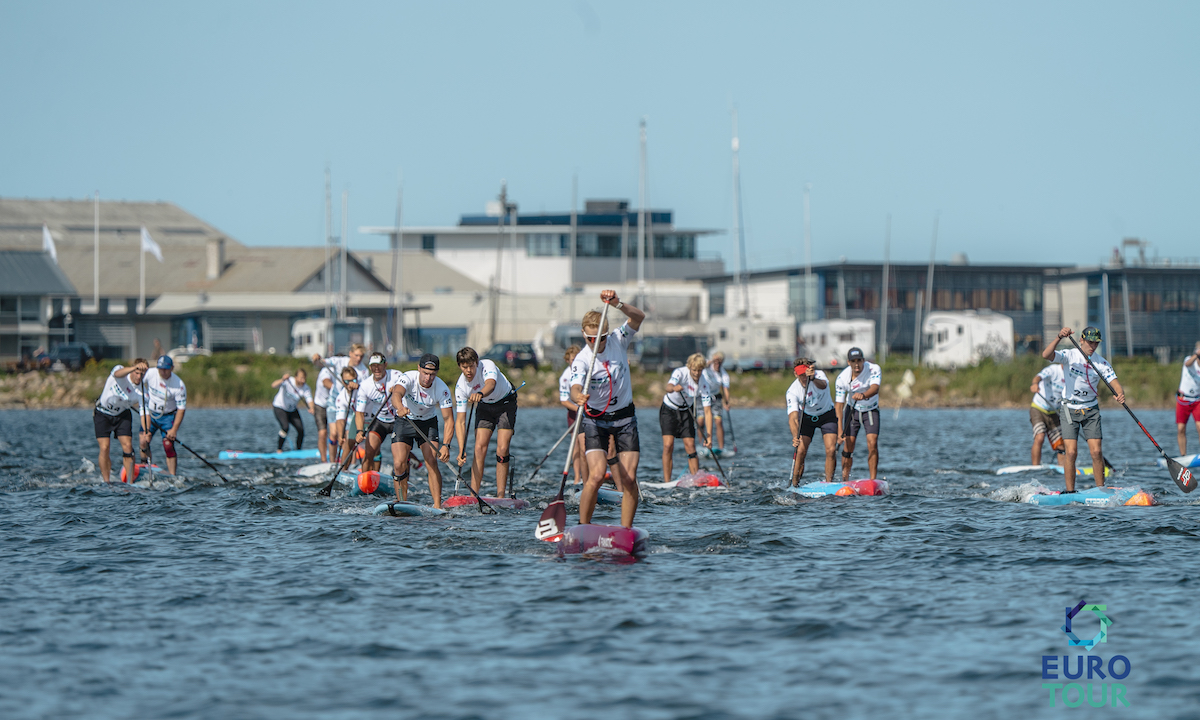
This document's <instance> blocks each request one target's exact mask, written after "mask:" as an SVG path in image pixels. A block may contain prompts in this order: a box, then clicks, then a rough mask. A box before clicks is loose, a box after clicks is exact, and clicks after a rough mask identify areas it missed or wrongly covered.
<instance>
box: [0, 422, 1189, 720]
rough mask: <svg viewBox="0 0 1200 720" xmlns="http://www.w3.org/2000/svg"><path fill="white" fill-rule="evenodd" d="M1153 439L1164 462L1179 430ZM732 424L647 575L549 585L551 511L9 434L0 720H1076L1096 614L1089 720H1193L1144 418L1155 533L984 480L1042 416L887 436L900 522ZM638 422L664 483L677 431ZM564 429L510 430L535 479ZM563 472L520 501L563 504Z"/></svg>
mask: <svg viewBox="0 0 1200 720" xmlns="http://www.w3.org/2000/svg"><path fill="white" fill-rule="evenodd" d="M1143 415H1144V417H1143V420H1145V421H1147V422H1148V425H1149V427H1150V429H1151V431H1152V432H1155V433H1156V436H1157V437H1158V438H1159V439H1160V441H1169V442H1170V443H1171V445H1170V446H1168V447H1171V446H1173V445H1174V440H1173V436H1174V426H1173V419H1172V417H1171V416H1170V415H1169V414H1168V413H1167V412H1145V413H1143ZM306 420H307V421H308V422H310V423H311V418H306ZM734 420H735V423H736V425H735V430H737V436H736V440H737V444H738V446H739V449H740V451H741V452H740V454H739V455H738V456H737V457H736V458H730V459H729V460H728V461H726V463H725V464H726V470H731V469H732V471H733V489H731V490H729V491H703V490H698V491H653V494H650V493H647V494H646V497H645V499H644V501H643V504H642V508H641V510H640V511H639V514H638V525H640V526H642V527H645V528H646V529H648V530H649V531H650V533H651V548H652V553H651V554H650V555H649V556H648V557H647V558H646V559H644V560H643V561H641V562H637V563H634V564H616V563H611V562H602V561H597V560H587V559H578V558H574V559H569V560H560V559H556V556H555V555H554V553H553V549H552V547H550V546H548V545H546V544H544V543H541V542H539V541H537V540H535V539H533V534H532V533H533V527H534V524H535V523H536V520H537V517H538V515H539V514H540V509H538V508H537V507H536V505H535V508H534V509H531V510H527V511H525V512H522V513H512V512H509V513H505V514H501V515H500V516H498V517H482V516H479V515H478V514H476V513H475V512H473V511H470V512H464V513H462V514H458V515H455V516H453V517H449V518H429V519H424V518H416V519H413V518H405V519H395V518H378V517H374V516H372V515H371V514H370V508H371V507H372V506H373V504H374V502H375V501H373V500H370V499H363V498H359V499H353V498H347V497H343V496H341V495H340V494H339V495H335V497H334V498H333V499H326V498H321V497H317V496H316V494H315V491H316V488H313V487H307V486H303V485H300V484H298V483H297V482H295V481H294V478H293V476H292V473H293V472H294V470H295V468H296V467H297V465H296V464H291V465H283V464H273V463H267V462H243V463H236V464H225V465H223V466H222V467H223V472H224V473H225V474H226V475H227V476H228V477H229V478H230V479H231V480H232V482H231V483H230V484H228V485H223V484H220V483H219V481H218V482H216V483H213V482H210V481H213V480H215V477H214V476H213V475H212V473H211V472H210V471H208V470H207V469H205V468H204V467H203V466H201V465H200V463H199V462H198V461H196V460H194V459H191V458H190V456H188V457H181V472H182V473H184V474H186V476H187V477H188V480H187V481H185V482H181V483H179V485H180V486H179V487H173V486H163V487H159V488H155V489H132V490H130V489H128V488H126V487H111V486H110V487H103V486H99V485H97V484H96V478H97V476H96V474H95V472H94V471H93V472H87V466H86V464H85V463H83V459H86V460H87V461H90V462H94V461H95V444H94V440H92V437H91V436H92V432H91V418H90V413H89V412H85V411H45V412H0V428H3V432H2V433H0V493H2V502H0V527H2V528H3V532H2V533H0V541H2V543H3V545H2V546H0V577H2V578H3V584H2V586H0V717H4V718H66V717H87V718H159V717H164V718H166V717H170V718H220V719H221V720H234V719H237V718H376V717H378V718H396V717H404V718H410V717H412V718H525V717H543V718H550V717H563V718H793V717H817V718H843V717H872V718H879V717H950V718H957V717H964V716H968V715H970V716H972V717H986V718H991V717H996V718H1010V717H1014V716H1017V715H1018V714H1019V715H1021V716H1032V717H1058V716H1060V715H1062V714H1063V713H1069V712H1071V711H1070V710H1069V709H1065V708H1063V707H1062V705H1061V700H1059V701H1058V702H1057V703H1056V707H1054V708H1050V707H1049V694H1048V691H1046V690H1043V689H1042V687H1041V684H1042V682H1043V680H1042V679H1041V656H1042V655H1044V654H1055V655H1060V656H1061V655H1063V654H1070V655H1077V654H1079V651H1078V650H1073V649H1070V648H1068V647H1067V642H1066V637H1065V635H1064V634H1063V633H1062V632H1061V631H1060V630H1059V626H1060V625H1062V622H1063V608H1064V607H1065V606H1073V605H1074V604H1075V603H1077V602H1079V601H1080V600H1086V601H1088V602H1090V603H1100V604H1107V606H1108V612H1107V614H1108V616H1109V617H1110V618H1112V619H1113V620H1114V624H1113V626H1112V628H1111V629H1110V634H1109V642H1108V643H1107V645H1102V646H1100V648H1099V650H1098V651H1096V652H1094V653H1093V654H1099V655H1100V656H1102V657H1104V658H1106V661H1107V658H1109V657H1111V656H1113V655H1115V654H1121V655H1124V656H1126V657H1127V658H1128V659H1129V660H1130V662H1131V664H1132V670H1131V672H1130V674H1129V676H1128V677H1127V678H1125V679H1124V681H1122V682H1123V684H1124V685H1126V687H1127V688H1128V690H1127V695H1126V697H1127V699H1128V700H1129V702H1130V707H1127V708H1120V709H1114V708H1108V709H1104V710H1099V709H1094V710H1088V709H1084V710H1077V711H1076V712H1090V713H1092V714H1104V713H1112V714H1113V715H1114V716H1117V715H1119V716H1121V717H1147V718H1172V717H1180V718H1182V717H1200V686H1198V684H1197V679H1198V678H1197V675H1198V674H1200V671H1198V670H1197V669H1196V659H1197V649H1196V642H1197V639H1198V638H1200V620H1197V619H1194V618H1193V615H1195V614H1196V612H1195V607H1196V594H1197V591H1198V590H1200V559H1198V558H1200V554H1198V553H1200V543H1198V542H1197V536H1198V535H1200V524H1198V523H1197V517H1198V516H1200V510H1198V509H1197V508H1196V507H1194V506H1193V501H1192V499H1191V498H1187V499H1185V498H1184V497H1183V496H1181V495H1180V494H1179V493H1178V492H1177V491H1175V490H1173V489H1172V488H1168V484H1170V479H1169V478H1168V476H1167V475H1166V472H1165V471H1161V470H1158V469H1157V468H1155V467H1154V466H1153V465H1152V460H1153V455H1152V448H1151V447H1150V445H1149V443H1148V442H1146V440H1145V438H1144V436H1142V435H1141V433H1140V431H1138V430H1137V428H1136V426H1134V425H1133V423H1132V422H1131V421H1130V420H1129V419H1128V417H1127V416H1125V415H1124V413H1123V412H1120V411H1118V412H1115V413H1106V414H1105V417H1104V423H1105V431H1106V433H1107V435H1108V437H1107V438H1106V444H1105V447H1106V455H1108V457H1109V458H1110V459H1111V460H1112V461H1113V462H1114V463H1115V464H1116V465H1117V466H1118V467H1119V468H1120V471H1121V474H1122V477H1119V478H1117V479H1116V480H1114V481H1112V482H1111V484H1114V485H1129V484H1140V485H1142V486H1143V487H1145V488H1147V489H1152V490H1153V491H1154V492H1155V493H1156V494H1158V495H1159V496H1160V498H1162V499H1163V500H1164V501H1165V504H1164V505H1163V506H1160V507H1152V508H1124V507H1121V508H1087V507H1078V506H1077V507H1068V508H1058V509H1055V508H1039V507H1035V506H1031V505H1026V504H1021V503H1016V502H1011V501H1005V500H1006V499H1010V498H1013V497H1015V496H1018V495H1019V494H1020V493H1019V492H1018V491H1015V490H1013V488H1016V487H1017V486H1021V485H1022V484H1024V483H1030V482H1033V481H1041V482H1043V483H1045V484H1046V485H1048V486H1060V487H1061V480H1060V479H1057V478H1055V477H1054V476H1050V475H1045V476H1040V477H1036V478H1035V477H1028V476H1027V477H1020V476H1005V477H997V476H996V475H994V474H992V473H993V471H994V470H995V468H997V467H999V466H1002V465H1014V464H1026V463H1028V462H1029V453H1028V442H1029V440H1028V438H1029V423H1028V416H1027V414H1026V413H1025V411H1020V410H1017V411H974V410H967V411H949V410H943V411H918V410H905V411H903V412H902V413H901V415H900V417H899V419H898V420H893V419H892V413H891V411H887V412H886V414H885V416H884V426H883V434H882V437H881V443H880V444H881V455H882V458H883V460H882V464H881V475H883V476H885V477H887V479H888V480H889V481H890V483H891V485H892V489H893V494H892V495H891V496H889V497H883V498H848V499H842V498H831V499H826V500H821V501H808V500H799V499H796V498H794V497H784V496H783V494H782V493H781V491H780V489H779V488H780V487H781V485H782V483H783V482H784V479H785V477H786V475H787V473H788V469H789V462H790V461H789V453H790V449H789V447H788V443H787V441H788V436H787V426H786V421H785V416H784V414H783V412H782V411H736V412H735V415H734ZM639 421H640V426H641V429H642V442H643V450H644V452H643V461H642V465H641V468H642V478H643V479H645V480H654V481H657V480H660V479H661V478H660V477H659V472H660V468H659V458H658V455H659V448H660V446H659V442H658V424H657V414H656V409H647V410H643V411H642V412H640V413H639ZM562 427H563V418H562V413H560V412H557V411H549V410H522V411H521V415H520V422H519V426H518V435H517V439H516V442H515V443H514V451H515V452H514V454H515V455H516V457H517V460H518V462H519V463H520V465H519V466H518V477H520V478H524V477H525V476H527V475H528V472H529V469H530V468H531V466H532V463H533V462H535V461H536V460H537V459H538V458H540V457H541V455H542V453H544V452H545V450H546V449H547V448H548V447H549V444H550V443H551V442H552V441H553V439H554V438H555V437H557V435H558V433H559V432H560V431H561V428H562ZM310 430H311V427H310ZM274 434H275V425H274V420H273V418H272V416H271V414H270V411H269V410H268V409H264V410H199V409H197V410H192V411H189V413H188V417H187V421H186V423H185V425H184V433H183V434H182V437H183V439H184V440H185V441H187V442H188V443H189V445H191V446H192V447H193V448H194V449H196V450H197V451H200V452H202V453H205V454H208V455H210V456H212V457H215V455H216V452H217V451H218V450H220V449H223V448H242V449H251V450H267V449H270V448H272V447H273V443H274V440H273V438H274ZM312 436H313V437H315V432H313V433H312ZM1192 439H1193V441H1194V439H1195V437H1194V435H1193V437H1192ZM864 445H865V444H864ZM818 447H819V443H818V444H816V445H814V453H813V454H812V455H810V458H809V462H810V467H809V479H817V477H816V475H817V474H819V472H820V471H819V463H820V461H821V457H822V455H821V451H820V450H819V449H817V448H818ZM160 450H161V449H160ZM562 453H563V451H562V450H561V449H560V450H559V451H558V454H557V455H556V458H561V457H562ZM116 454H119V453H115V454H114V455H116ZM859 454H863V453H862V452H861V451H860V453H859ZM184 455H186V453H184ZM682 461H683V454H682V452H681V451H679V452H678V454H677V455H676V462H677V467H678V463H681V462H682ZM561 462H562V461H561V459H556V460H552V461H551V462H550V463H548V464H547V465H546V467H545V468H543V472H542V474H541V475H540V477H539V480H538V481H537V482H536V483H534V484H533V485H532V486H531V487H528V488H527V489H526V492H525V493H524V495H525V496H526V497H530V498H536V499H537V500H538V501H544V500H545V499H547V498H548V497H550V496H552V495H553V493H554V491H555V490H556V487H557V477H556V476H558V475H559V473H560V471H561ZM859 463H860V467H861V472H858V473H855V475H856V477H864V476H865V471H866V468H865V455H864V457H863V458H862V459H860V460H859ZM730 466H733V467H732V468H731V467H730ZM422 484H423V483H418V484H417V487H421V486H422ZM1028 487H1029V486H1026V487H1025V490H1028ZM421 494H422V495H424V490H422V491H421ZM426 497H427V496H426ZM1197 499H1200V497H1198V498H1197ZM616 517H617V515H616V512H615V511H614V510H610V509H604V508H601V510H599V511H598V513H597V521H598V522H605V521H608V522H615V521H616ZM1085 615H1087V613H1085ZM1082 618H1083V616H1080V619H1079V620H1077V622H1083V620H1082ZM1096 629H1098V621H1096V620H1095V619H1094V618H1092V619H1091V621H1090V622H1083V627H1082V629H1081V630H1080V635H1090V634H1092V633H1094V632H1095V630H1096ZM1057 682H1068V681H1066V680H1058V681H1057ZM1085 682H1086V680H1085ZM1096 682H1100V681H1099V680H1097V681H1096ZM1096 692H1097V693H1098V692H1099V689H1097V690H1096ZM1072 699H1074V696H1072ZM1086 707H1087V706H1086V704H1085V705H1084V708H1086Z"/></svg>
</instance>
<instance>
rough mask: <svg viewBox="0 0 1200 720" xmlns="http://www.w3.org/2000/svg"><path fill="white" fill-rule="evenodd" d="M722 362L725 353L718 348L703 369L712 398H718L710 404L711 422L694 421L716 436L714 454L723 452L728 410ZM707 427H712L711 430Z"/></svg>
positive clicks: (724, 371)
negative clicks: (706, 423) (707, 423)
mask: <svg viewBox="0 0 1200 720" xmlns="http://www.w3.org/2000/svg"><path fill="white" fill-rule="evenodd" d="M724 364H725V353H723V352H721V351H720V350H718V351H717V352H715V353H713V354H712V359H711V360H709V361H708V367H706V368H705V369H704V378H705V380H707V381H708V386H709V387H710V388H712V390H713V399H714V400H719V402H714V403H713V405H712V414H713V421H712V423H711V424H710V425H705V424H704V420H703V419H702V418H699V417H697V418H696V421H697V422H698V423H700V429H701V430H705V431H706V432H708V433H709V434H710V435H715V436H716V441H717V446H716V448H715V449H714V453H715V454H716V455H720V454H721V453H723V452H725V414H726V413H727V412H729V373H728V371H726V370H724V369H722V367H721V366H722V365H724ZM709 427H711V428H712V430H711V431H710V430H709Z"/></svg>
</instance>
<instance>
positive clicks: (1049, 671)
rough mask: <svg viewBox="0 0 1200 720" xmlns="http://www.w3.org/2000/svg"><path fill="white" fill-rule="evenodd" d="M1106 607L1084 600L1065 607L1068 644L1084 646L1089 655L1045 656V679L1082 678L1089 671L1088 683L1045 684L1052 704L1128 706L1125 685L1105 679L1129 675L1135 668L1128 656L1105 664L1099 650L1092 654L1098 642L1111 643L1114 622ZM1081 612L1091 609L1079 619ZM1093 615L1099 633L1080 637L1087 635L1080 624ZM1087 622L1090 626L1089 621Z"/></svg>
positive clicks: (1118, 656)
mask: <svg viewBox="0 0 1200 720" xmlns="http://www.w3.org/2000/svg"><path fill="white" fill-rule="evenodd" d="M1107 609H1108V606H1107V605H1092V604H1088V603H1085V602H1083V601H1082V600H1081V601H1080V602H1079V604H1078V605H1076V606H1075V607H1073V608H1070V607H1069V608H1066V622H1065V623H1063V626H1062V627H1061V628H1059V629H1060V630H1062V631H1063V632H1064V633H1066V635H1067V645H1069V646H1071V647H1081V648H1083V649H1084V650H1085V651H1087V653H1088V654H1087V655H1043V656H1042V679H1043V680H1059V679H1065V680H1082V679H1084V673H1085V672H1086V673H1087V678H1086V679H1087V682H1086V683H1079V682H1068V683H1061V682H1057V683H1056V682H1044V683H1042V688H1043V689H1045V690H1049V691H1050V707H1055V706H1056V704H1057V703H1058V702H1061V703H1062V705H1063V706H1065V707H1069V708H1076V707H1080V706H1081V705H1083V704H1084V703H1085V702H1086V703H1087V704H1088V706H1090V707H1104V706H1105V705H1110V704H1111V707H1122V706H1123V707H1129V700H1127V699H1126V698H1125V686H1124V685H1122V684H1121V683H1118V682H1104V681H1106V680H1124V679H1125V678H1127V677H1129V671H1130V670H1131V669H1132V665H1131V664H1130V662H1129V658H1127V657H1125V656H1124V655H1113V656H1112V657H1110V658H1109V659H1108V662H1107V663H1106V662H1105V661H1104V658H1103V657H1101V656H1100V655H1099V653H1097V654H1096V655H1092V654H1091V652H1092V651H1093V650H1095V649H1097V647H1098V646H1099V645H1101V644H1103V643H1107V642H1108V628H1109V627H1110V626H1111V625H1112V624H1113V621H1112V620H1110V619H1109V618H1108V616H1107V615H1105V614H1104V611H1105V610H1107ZM1081 612H1090V613H1092V615H1084V616H1083V617H1080V618H1078V619H1076V616H1077V615H1079V614H1080V613H1081ZM1092 616H1095V618H1096V619H1097V620H1099V621H1100V630H1099V632H1097V633H1096V634H1095V635H1094V636H1092V637H1085V638H1084V639H1080V637H1079V635H1080V634H1083V635H1085V636H1086V633H1087V632H1088V631H1087V630H1085V629H1083V628H1082V627H1080V626H1083V625H1084V624H1085V621H1090V619H1091V617H1092ZM1087 624H1088V625H1090V622H1088V623H1087ZM1077 632H1078V633H1079V634H1077ZM1060 661H1061V664H1060ZM1060 673H1061V678H1060V675H1059V674H1060Z"/></svg>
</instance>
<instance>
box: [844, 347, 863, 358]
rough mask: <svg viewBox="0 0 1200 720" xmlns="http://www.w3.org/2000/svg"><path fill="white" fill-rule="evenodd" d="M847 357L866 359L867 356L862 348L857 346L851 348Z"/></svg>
mask: <svg viewBox="0 0 1200 720" xmlns="http://www.w3.org/2000/svg"><path fill="white" fill-rule="evenodd" d="M846 359H847V360H866V358H865V357H863V352H862V350H861V349H860V348H856V347H854V348H850V352H848V353H846Z"/></svg>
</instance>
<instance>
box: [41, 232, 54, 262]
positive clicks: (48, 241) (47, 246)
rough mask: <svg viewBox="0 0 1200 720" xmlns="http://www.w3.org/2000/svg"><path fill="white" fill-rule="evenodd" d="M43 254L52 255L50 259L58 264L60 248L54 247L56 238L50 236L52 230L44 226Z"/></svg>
mask: <svg viewBox="0 0 1200 720" xmlns="http://www.w3.org/2000/svg"><path fill="white" fill-rule="evenodd" d="M42 252H47V253H50V257H51V258H53V259H54V262H58V248H56V247H54V237H53V236H51V235H50V228H48V227H46V225H45V223H43V224H42Z"/></svg>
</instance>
